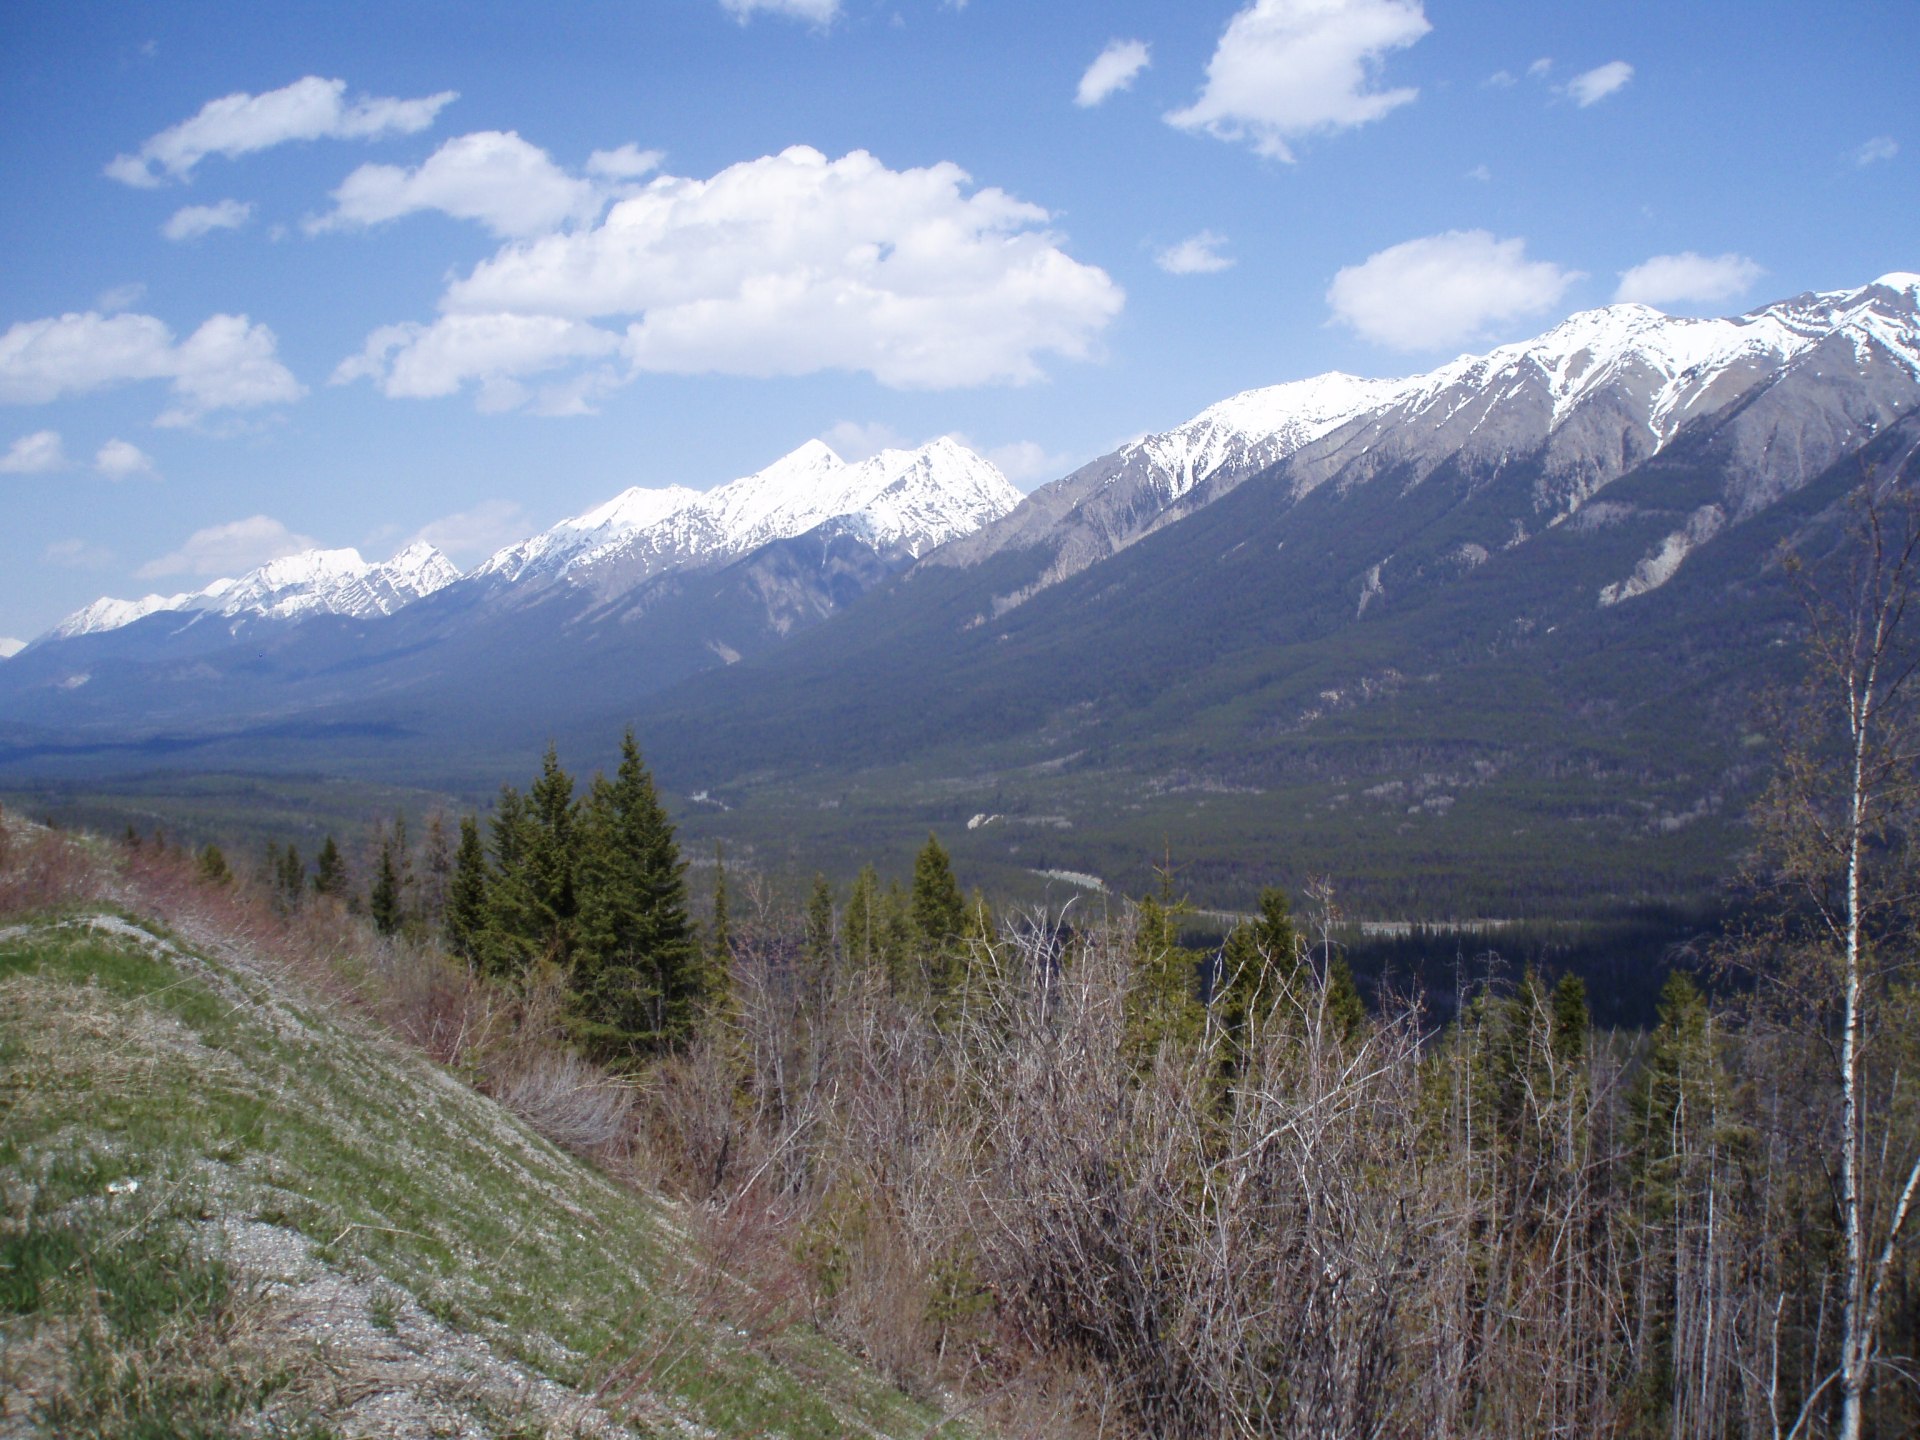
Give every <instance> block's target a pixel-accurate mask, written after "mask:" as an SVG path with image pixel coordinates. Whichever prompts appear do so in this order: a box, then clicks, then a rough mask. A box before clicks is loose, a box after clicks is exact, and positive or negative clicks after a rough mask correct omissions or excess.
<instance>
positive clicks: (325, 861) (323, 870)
mask: <svg viewBox="0 0 1920 1440" xmlns="http://www.w3.org/2000/svg"><path fill="white" fill-rule="evenodd" d="M313 893H314V894H316V895H326V896H330V897H332V898H333V899H335V900H338V899H340V898H342V897H343V896H345V894H346V893H347V864H346V861H344V860H342V859H341V858H340V847H339V846H338V845H336V844H334V843H333V836H331V835H329V836H327V838H326V839H325V840H323V841H321V842H320V856H319V859H317V860H316V861H315V862H314V868H313Z"/></svg>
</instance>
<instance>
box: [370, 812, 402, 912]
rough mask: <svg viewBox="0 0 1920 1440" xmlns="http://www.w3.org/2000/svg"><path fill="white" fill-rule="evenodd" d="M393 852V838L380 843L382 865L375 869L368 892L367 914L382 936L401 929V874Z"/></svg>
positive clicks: (390, 837) (389, 837)
mask: <svg viewBox="0 0 1920 1440" xmlns="http://www.w3.org/2000/svg"><path fill="white" fill-rule="evenodd" d="M393 851H394V844H393V837H392V836H388V837H387V838H386V839H384V840H382V841H381V842H380V863H379V864H378V865H377V866H376V867H375V868H374V873H373V884H372V886H371V887H369V889H368V892H367V914H368V915H369V916H370V917H371V918H372V920H373V928H374V929H375V930H378V931H379V932H380V933H381V934H382V935H392V934H394V933H395V932H396V931H398V930H399V929H400V920H401V913H400V872H399V867H398V866H397V865H395V863H394V859H393Z"/></svg>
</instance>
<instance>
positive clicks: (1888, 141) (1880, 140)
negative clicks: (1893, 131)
mask: <svg viewBox="0 0 1920 1440" xmlns="http://www.w3.org/2000/svg"><path fill="white" fill-rule="evenodd" d="M1899 153H1900V142H1899V141H1897V140H1895V139H1894V138H1893V137H1892V136H1891V135H1876V136H1874V137H1873V138H1872V139H1871V140H1869V141H1867V143H1866V144H1864V145H1862V146H1861V147H1860V148H1859V149H1858V150H1856V151H1854V152H1853V154H1852V155H1851V156H1850V157H1849V158H1850V159H1851V160H1852V161H1853V163H1854V164H1855V165H1857V166H1859V167H1860V168H1861V169H1863V170H1864V169H1865V168H1866V167H1867V166H1869V165H1877V164H1879V163H1880V162H1881V161H1882V160H1891V159H1893V157H1894V156H1896V155H1898V154H1899Z"/></svg>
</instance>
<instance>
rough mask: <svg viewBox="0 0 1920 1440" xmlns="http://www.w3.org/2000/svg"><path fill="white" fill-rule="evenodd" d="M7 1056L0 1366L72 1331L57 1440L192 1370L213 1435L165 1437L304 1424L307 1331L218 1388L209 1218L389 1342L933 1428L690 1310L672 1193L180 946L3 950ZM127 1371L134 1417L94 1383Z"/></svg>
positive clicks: (722, 1408) (721, 1421)
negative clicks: (347, 1299)
mask: <svg viewBox="0 0 1920 1440" xmlns="http://www.w3.org/2000/svg"><path fill="white" fill-rule="evenodd" d="M0 1067H3V1068H4V1072H5V1074H4V1090H0V1095H4V1101H3V1102H0V1103H4V1106H5V1108H4V1112H3V1123H0V1134H4V1136H5V1145H4V1149H3V1150H0V1179H3V1180H4V1185H5V1193H6V1206H5V1219H4V1233H3V1234H0V1255H3V1256H4V1264H5V1266H6V1268H5V1269H4V1270H0V1298H3V1299H4V1309H3V1310H0V1314H4V1315H5V1316H6V1317H7V1318H6V1320H5V1324H6V1327H7V1331H6V1333H7V1337H8V1350H9V1353H10V1354H31V1353H34V1347H33V1343H32V1342H33V1339H34V1337H35V1336H36V1335H38V1336H40V1337H42V1339H43V1340H44V1338H45V1337H47V1336H58V1337H63V1339H62V1343H61V1345H60V1346H59V1348H60V1349H62V1350H64V1352H65V1356H64V1360H63V1362H62V1365H61V1366H57V1367H55V1368H56V1369H58V1370H60V1377H56V1378H58V1379H59V1383H58V1384H42V1385H41V1387H40V1394H41V1399H40V1400H39V1402H38V1403H39V1404H40V1407H41V1414H42V1418H43V1420H44V1421H45V1422H47V1423H48V1424H49V1425H51V1427H52V1428H51V1430H50V1432H49V1433H62V1434H65V1433H74V1434H83V1433H98V1434H102V1435H105V1434H114V1435H126V1436H134V1435H145V1434H159V1433H163V1432H162V1431H159V1430H153V1429H151V1428H142V1427H143V1426H144V1425H145V1424H146V1422H145V1420H143V1419H141V1418H140V1417H141V1416H142V1415H145V1414H147V1413H148V1411H150V1410H151V1409H152V1407H153V1406H155V1405H160V1406H164V1405H168V1404H178V1403H183V1402H180V1399H179V1397H178V1396H177V1395H174V1394H173V1393H172V1391H170V1390H169V1389H168V1386H169V1384H171V1383H172V1381H170V1380H169V1379H168V1378H167V1377H168V1376H169V1375H173V1374H174V1373H175V1372H176V1371H178V1372H179V1373H180V1374H185V1375H189V1376H192V1375H199V1376H200V1377H201V1389H202V1390H204V1391H206V1392H207V1393H206V1395H205V1406H204V1407H203V1408H204V1409H205V1415H204V1417H202V1419H204V1422H205V1423H204V1424H202V1419H193V1420H192V1423H191V1425H187V1424H186V1422H185V1421H183V1422H182V1423H183V1426H185V1428H182V1429H180V1430H179V1431H178V1432H177V1433H182V1434H215V1433H226V1432H225V1431H222V1430H220V1429H219V1426H220V1425H222V1424H225V1423H226V1421H227V1420H230V1419H232V1418H234V1417H236V1416H239V1415H241V1414H245V1413H251V1412H253V1411H258V1410H260V1409H261V1407H266V1409H265V1413H268V1414H270V1415H272V1416H274V1417H276V1418H277V1419H279V1420H280V1421H283V1422H284V1423H286V1424H299V1425H307V1424H309V1423H310V1422H312V1421H313V1420H314V1418H315V1417H313V1416H310V1415H307V1414H305V1413H303V1412H302V1411H301V1410H300V1408H299V1406H297V1405H296V1406H289V1405H288V1404H287V1403H285V1397H286V1396H287V1395H297V1394H299V1393H301V1392H302V1388H303V1386H302V1381H301V1375H302V1373H303V1372H302V1371H301V1368H300V1367H301V1363H305V1362H302V1361H300V1360H299V1357H298V1350H299V1347H298V1346H295V1347H293V1349H294V1351H295V1355H294V1356H293V1357H292V1358H287V1357H282V1358H280V1359H278V1360H275V1359H273V1357H274V1356H275V1355H278V1354H279V1353H280V1352H281V1351H282V1350H285V1349H286V1348H287V1340H286V1337H285V1336H278V1337H277V1338H275V1339H274V1340H273V1342H272V1343H271V1344H268V1343H267V1342H265V1341H262V1342H261V1345H260V1346H259V1347H256V1348H259V1349H260V1350H261V1353H260V1354H259V1355H255V1356H252V1358H251V1359H250V1360H249V1361H248V1363H246V1364H238V1363H236V1364H235V1365H234V1366H233V1367H231V1368H232V1373H233V1375H234V1376H235V1379H234V1380H233V1383H232V1384H230V1385H228V1384H225V1383H224V1382H223V1383H222V1384H220V1385H214V1386H208V1385H207V1384H206V1383H205V1376H206V1374H207V1373H208V1369H207V1367H208V1362H207V1361H206V1360H205V1357H204V1355H202V1354H201V1352H203V1351H206V1350H207V1349H208V1347H212V1349H213V1350H214V1351H216V1352H217V1351H218V1350H219V1348H220V1337H221V1336H222V1335H223V1334H225V1333H227V1332H228V1331H234V1330H235V1328H236V1325H237V1323H238V1322H237V1321H236V1320H235V1318H234V1317H235V1316H236V1315H237V1314H238V1313H239V1312H241V1311H244V1310H245V1309H246V1308H247V1301H246V1296H245V1294H244V1289H245V1287H244V1286H243V1285H241V1284H240V1282H239V1281H238V1280H236V1278H235V1275H234V1274H233V1273H232V1271H231V1269H230V1268H229V1267H228V1266H227V1265H226V1264H225V1262H224V1261H223V1259H222V1258H221V1255H220V1253H219V1247H218V1245H217V1244H214V1243H212V1242H210V1241H209V1239H208V1238H207V1237H208V1236H209V1235H211V1234H214V1233H217V1232H216V1229H215V1227H211V1226H209V1225H207V1224H206V1223H204V1222H203V1221H201V1220H200V1217H202V1216H203V1215H207V1216H219V1217H229V1218H239V1219H246V1220H254V1221H259V1222H264V1223H266V1224H269V1225H274V1226H279V1227H283V1228H285V1229H288V1230H291V1231H295V1232H298V1234H299V1235H300V1236H302V1237H304V1239H305V1240H306V1242H307V1243H308V1244H309V1246H310V1247H311V1253H312V1256H313V1258H314V1259H315V1260H317V1261H319V1262H321V1263H322V1264H324V1265H326V1266H329V1267H332V1268H333V1269H336V1270H338V1271H340V1272H341V1273H343V1274H345V1275H348V1276H352V1277H358V1278H359V1279H360V1280H362V1281H365V1282H369V1283H371V1285H372V1290H371V1292H370V1294H371V1296H372V1298H371V1299H370V1300H369V1302H368V1304H367V1312H368V1319H369V1323H370V1325H371V1326H372V1328H373V1329H375V1330H378V1331H381V1332H383V1333H387V1332H391V1331H393V1330H394V1329H396V1328H397V1327H398V1326H399V1324H400V1323H401V1317H402V1313H403V1311H404V1310H405V1309H406V1301H407V1300H408V1299H411V1301H412V1302H413V1303H414V1304H415V1305H417V1307H418V1309H419V1311H421V1312H424V1313H425V1314H427V1315H430V1316H433V1317H435V1318H437V1319H439V1320H440V1321H442V1322H444V1323H445V1324H447V1325H450V1326H452V1327H454V1328H455V1329H457V1330H459V1331H462V1332H466V1333H469V1334H471V1335H475V1336H478V1337H480V1338H481V1339H483V1340H484V1341H485V1342H486V1343H487V1344H488V1345H489V1346H491V1347H492V1349H493V1350H494V1352H495V1353H496V1354H499V1355H504V1356H508V1357H511V1358H512V1359H513V1360H515V1361H517V1362H519V1363H520V1364H521V1365H523V1366H524V1367H525V1368H526V1369H528V1370H530V1371H533V1372H535V1373H538V1374H541V1375H545V1376H547V1377H549V1378H551V1379H554V1380H556V1381H558V1382H560V1383H562V1384H564V1385H567V1386H569V1387H573V1388H575V1389H577V1390H580V1391H591V1390H592V1389H593V1388H594V1387H595V1386H597V1385H601V1384H603V1383H608V1384H609V1386H610V1388H613V1389H620V1390H623V1389H627V1388H632V1389H634V1390H636V1391H637V1392H639V1393H641V1394H644V1395H645V1396H646V1397H648V1398H647V1400H646V1413H647V1415H649V1416H650V1417H651V1420H652V1423H655V1424H660V1423H670V1422H674V1421H676V1420H677V1421H679V1422H688V1423H691V1424H693V1425H695V1426H699V1427H706V1428H708V1429H711V1430H713V1431H715V1432H717V1433H720V1434H766V1435H786V1436H795V1437H803V1436H818V1437H822V1440H825V1437H830V1436H840V1435H844V1434H847V1433H849V1432H856V1431H857V1432H875V1433H880V1434H905V1433H912V1434H918V1433H921V1432H922V1431H924V1430H925V1429H926V1428H927V1427H928V1426H930V1425H932V1424H934V1423H935V1422H936V1421H937V1420H938V1418H939V1416H938V1414H937V1413H936V1412H933V1411H930V1410H927V1409H926V1408H925V1407H923V1406H920V1405H917V1404H915V1403H913V1402H912V1401H911V1400H909V1399H908V1397H906V1396H904V1395H902V1394H900V1393H899V1392H898V1391H896V1390H893V1389H892V1388H890V1387H888V1386H887V1385H885V1384H884V1383H882V1382H880V1381H879V1380H878V1379H877V1378H876V1377H874V1376H872V1375H870V1374H868V1373H867V1372H865V1371H864V1370H862V1369H861V1368H860V1367H859V1366H857V1365H856V1364H855V1363H854V1362H853V1361H852V1360H851V1359H850V1358H849V1357H847V1356H846V1355H845V1354H844V1353H843V1352H841V1351H839V1350H838V1349H837V1348H835V1347H834V1346H832V1345H830V1344H829V1343H827V1342H826V1341H825V1340H824V1339H822V1338H821V1337H820V1336H818V1335H817V1334H814V1333H813V1332H811V1331H809V1330H806V1329H805V1328H802V1327H794V1328H790V1329H787V1330H785V1331H784V1332H780V1333H776V1334H775V1335H774V1336H772V1337H771V1338H770V1339H764V1340H760V1341H750V1340H749V1339H748V1338H746V1337H745V1336H742V1335H738V1334H736V1333H734V1332H733V1331H732V1330H730V1329H729V1328H727V1327H726V1326H724V1325H722V1324H720V1323H718V1321H717V1320H716V1319H715V1318H713V1316H712V1315H710V1314H708V1313H707V1312H705V1311H701V1312H698V1313H696V1312H695V1311H694V1309H693V1307H692V1303H691V1301H690V1298H689V1297H690V1295H691V1294H692V1293H693V1292H694V1291H695V1290H696V1288H698V1284H699V1282H700V1281H701V1279H702V1278H703V1277H702V1275H701V1273H700V1271H699V1268H698V1265H697V1262H696V1261H695V1260H693V1259H692V1255H693V1250H694V1247H693V1246H692V1245H691V1244H690V1242H689V1239H688V1237H687V1235H686V1233H685V1230H684V1227H683V1225H682V1223H681V1217H679V1216H677V1215H676V1214H675V1213H674V1212H673V1211H671V1210H670V1209H669V1208H667V1207H665V1206H663V1205H661V1204H659V1203H657V1202H654V1201H652V1200H650V1199H648V1198H647V1197H645V1196H643V1195H641V1194H639V1193H637V1192H635V1191H633V1190H631V1189H630V1188H627V1187H625V1186H623V1185H621V1184H618V1183H616V1182H614V1181H613V1180H611V1179H609V1178H608V1177H606V1176H604V1175H602V1174H600V1173H598V1172H596V1171H595V1170H593V1169H592V1168H591V1167H589V1166H587V1165H585V1164H583V1163H581V1162H580V1161H578V1160H576V1159H575V1158H573V1157H571V1156H569V1155H567V1154H564V1153H563V1152H561V1151H559V1150H557V1149H555V1148H554V1147H553V1146H551V1145H549V1144H547V1143H546V1142H544V1141H542V1140H540V1139H539V1138H538V1137H536V1136H534V1135H533V1134H532V1133H531V1132H529V1131H528V1130H527V1129H526V1128H525V1127H524V1126H522V1125H521V1124H519V1122H517V1121H516V1120H514V1119H512V1118H511V1117H510V1116H508V1115H507V1114H506V1113H505V1112H504V1111H502V1110H500V1109H499V1108H498V1107H497V1106H495V1105H493V1104H492V1103H491V1102H489V1101H487V1100H485V1099H483V1098H482V1097H480V1096H477V1095H475V1094H474V1093H472V1092H471V1091H469V1090H467V1089H465V1088H464V1087H463V1086H461V1085H460V1084H459V1083H458V1082H456V1081H455V1080H453V1079H452V1078H451V1077H449V1076H447V1075H445V1074H444V1073H442V1072H439V1071H438V1070H436V1069H435V1068H434V1067H432V1066H431V1065H429V1064H428V1063H426V1062H425V1061H424V1060H422V1059H420V1058H419V1057H418V1056H416V1055H414V1054H412V1053H411V1052H408V1051H405V1050H403V1049H401V1048H400V1047H399V1046H398V1045H397V1044H395V1043H394V1042H391V1041H390V1040H388V1039H386V1038H385V1037H383V1036H379V1035H375V1034H373V1033H370V1032H369V1031H368V1030H367V1029H365V1028H364V1027H362V1026H360V1025H359V1024H357V1023H354V1022H353V1021H351V1020H350V1019H343V1018H341V1017H339V1016H336V1015H333V1014H330V1013H328V1012H327V1011H325V1010H324V1009H323V1008H321V1007H319V1006H317V1005H313V1004H309V1003H306V1002H305V1001H303V1000H302V999H300V998H298V997H297V996H295V995H294V994H293V993H291V992H290V991H289V990H287V989H286V988H284V987H283V986H280V985H278V984H270V983H268V982H267V981H266V980H265V979H264V978H263V977H262V976H261V975H258V974H253V973H249V972H247V971H244V970H241V969H238V968H234V967H229V966H224V965H220V964H216V963H213V962H210V961H207V960H205V959H203V958H200V957H197V956H192V955H189V954H187V953H186V952H185V951H184V950H181V949H179V948H178V947H177V946H176V945H175V944H174V943H173V942H168V941H164V940H160V939H157V938H143V937H141V936H139V935H129V934H126V933H119V934H113V933H102V932H99V931H96V930H94V929H91V928H89V926H88V925H87V924H86V923H84V922H68V923H65V924H48V925H41V926H38V927H35V928H33V929H31V930H28V931H27V932H25V933H16V934H14V935H13V936H11V937H10V938H7V939H3V940H0ZM130 1181H131V1182H137V1185H138V1189H137V1190H129V1188H128V1185H127V1182H130ZM115 1187H118V1190H119V1191H120V1192H126V1193H116V1188H115ZM76 1216H80V1217H83V1218H79V1219H76V1218H74V1217H76ZM130 1216H132V1217H138V1216H145V1217H148V1218H146V1219H142V1220H140V1221H139V1223H138V1224H134V1225H131V1227H130V1224H129V1217H130ZM101 1217H106V1218H101ZM96 1222H97V1223H96ZM90 1227H91V1228H90ZM122 1231H126V1232H127V1235H126V1237H124V1238H121V1239H119V1240H117V1241H115V1242H114V1243H107V1242H108V1241H109V1240H113V1238H114V1237H115V1236H119V1235H120V1232H122ZM83 1273H84V1274H85V1275H86V1276H88V1277H90V1279H89V1280H88V1282H87V1284H88V1285H90V1286H91V1290H90V1293H91V1295H92V1296H93V1297H94V1299H93V1300H92V1301H89V1302H86V1303H83V1302H82V1300H81V1299H77V1298H76V1293H77V1292H76V1291H75V1289H74V1286H75V1284H76V1283H77V1282H76V1280H75V1277H76V1276H78V1275H81V1274H83ZM728 1283H732V1282H724V1281H723V1282H722V1284H721V1288H722V1289H723V1290H724V1288H725V1286H726V1284H728ZM86 1288H87V1286H86V1285H83V1286H81V1289H82V1290H85V1289H86ZM83 1322H84V1323H83ZM241 1328H244V1327H241ZM183 1336H184V1337H187V1338H184V1339H183V1338H182V1337H183ZM234 1343H235V1344H238V1345H240V1349H241V1350H245V1349H246V1346H245V1345H244V1344H242V1343H241V1342H240V1341H239V1340H236V1341H235V1342H234ZM196 1347H197V1348H196ZM236 1353H238V1352H236ZM248 1353H249V1354H251V1352H248ZM155 1355H159V1356H161V1357H162V1359H163V1360H165V1361H166V1363H161V1360H156V1359H154V1358H153V1357H154V1356H155ZM196 1355H199V1356H200V1357H201V1358H200V1359H198V1360H196V1361H194V1363H193V1364H189V1363H188V1360H189V1359H192V1358H193V1357H194V1356H196ZM143 1356H144V1357H146V1358H145V1359H142V1358H140V1357H143ZM130 1357H131V1358H130ZM166 1357H172V1358H171V1359H166ZM183 1357H185V1358H183ZM308 1359H309V1360H310V1357H308ZM169 1365H171V1366H173V1369H169V1368H168V1367H169ZM196 1365H197V1366H198V1367H199V1368H195V1367H196ZM214 1368H215V1369H218V1368H219V1367H217V1366H215V1367H214ZM128 1376H134V1377H136V1379H137V1383H138V1386H139V1387H144V1388H143V1389H142V1390H141V1393H142V1394H145V1395H147V1396H148V1397H149V1400H150V1402H151V1403H150V1404H149V1405H148V1409H147V1410H142V1409H140V1407H139V1406H136V1405H132V1404H131V1403H129V1402H125V1401H124V1397H123V1398H122V1399H120V1400H114V1399H112V1398H111V1396H110V1395H108V1392H109V1391H110V1390H111V1389H112V1387H113V1386H114V1385H123V1384H131V1383H134V1382H133V1381H129V1380H127V1377H128ZM62 1377H63V1378H62ZM42 1378H43V1379H44V1377H42ZM115 1393H117V1392H115ZM276 1396H278V1397H280V1398H278V1399H276ZM89 1397H91V1398H89ZM103 1397H106V1398H103ZM198 1403H199V1402H197V1401H196V1404H198ZM62 1407H65V1408H62ZM181 1413H182V1414H183V1415H184V1414H185V1412H184V1411H183V1412H181ZM196 1413H198V1412H196ZM94 1415H105V1416H109V1417H112V1416H118V1417H119V1418H118V1419H114V1420H113V1423H112V1424H111V1425H108V1424H105V1423H102V1424H98V1425H94V1426H93V1428H92V1429H88V1428H87V1427H88V1425H90V1424H93V1422H92V1421H90V1420H88V1419H87V1418H86V1417H87V1416H94ZM222 1417H225V1418H224V1419H223V1418H222ZM319 1418H320V1419H324V1418H325V1416H324V1415H323V1416H320V1417H319ZM524 1420H525V1417H519V1418H517V1419H516V1418H515V1417H512V1416H507V1417H503V1418H502V1419H501V1420H500V1421H499V1426H500V1427H507V1426H510V1425H512V1424H521V1423H523V1422H524ZM192 1426H201V1428H200V1429H194V1428H192ZM116 1427H117V1428H116ZM207 1427H212V1428H207ZM164 1433H175V1432H164ZM495 1433H508V1430H507V1429H506V1428H498V1427H496V1431H495Z"/></svg>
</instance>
